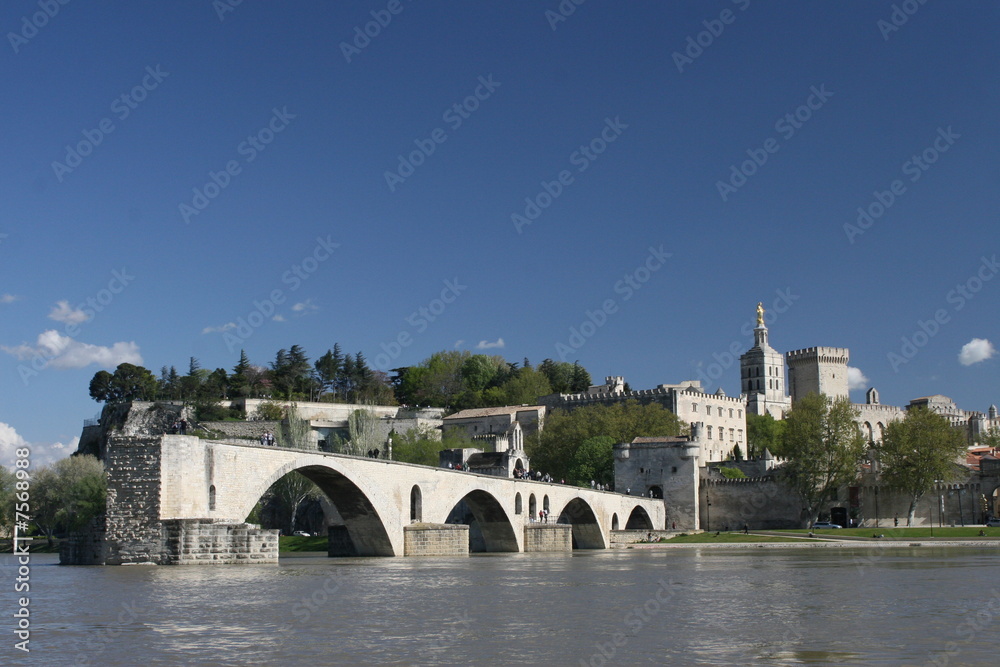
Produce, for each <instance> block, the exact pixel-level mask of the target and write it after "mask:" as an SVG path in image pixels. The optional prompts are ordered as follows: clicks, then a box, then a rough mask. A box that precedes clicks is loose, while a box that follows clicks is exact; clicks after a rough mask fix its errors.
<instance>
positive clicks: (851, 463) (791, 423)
mask: <svg viewBox="0 0 1000 667" xmlns="http://www.w3.org/2000/svg"><path fill="white" fill-rule="evenodd" d="M857 414H858V411H857V409H856V408H854V407H853V406H852V405H851V402H850V400H849V399H848V398H846V397H843V398H838V399H836V400H834V401H831V400H830V398H829V397H827V396H826V395H825V394H809V395H807V396H805V397H803V398H800V399H799V400H798V401H796V403H795V406H794V407H793V408H792V411H791V412H789V413H788V416H787V417H786V419H785V433H784V438H783V444H782V452H783V454H784V455H785V457H787V458H788V463H787V464H786V465H785V466H784V469H783V470H784V473H785V475H786V479H787V481H788V483H789V485H790V486H791V487H792V488H793V489H794V490H795V491H796V493H797V494H798V495H799V498H800V499H801V500H802V504H803V514H804V518H805V519H806V520H808V521H809V522H810V523H811V522H813V521H815V520H816V518H817V517H818V515H819V512H820V509H821V508H822V507H823V505H824V504H825V503H826V502H828V501H829V500H830V499H831V498H833V496H834V494H835V493H836V492H837V490H838V489H839V488H840V487H842V486H845V485H847V484H849V483H850V482H852V481H854V480H855V479H856V478H857V475H858V464H859V463H860V462H861V459H862V458H863V457H864V455H865V451H866V447H867V445H866V443H865V439H864V436H862V434H861V429H860V428H858V424H857V422H856V421H855V418H856V417H857Z"/></svg>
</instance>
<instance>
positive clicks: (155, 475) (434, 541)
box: [63, 435, 665, 564]
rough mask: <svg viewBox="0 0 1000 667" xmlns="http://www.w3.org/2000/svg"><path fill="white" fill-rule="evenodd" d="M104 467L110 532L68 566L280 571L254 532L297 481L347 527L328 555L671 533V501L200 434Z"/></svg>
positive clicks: (151, 445) (268, 540)
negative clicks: (292, 477)
mask: <svg viewBox="0 0 1000 667" xmlns="http://www.w3.org/2000/svg"><path fill="white" fill-rule="evenodd" d="M106 465H107V469H108V510H107V514H106V518H105V523H104V525H103V526H99V527H98V534H97V535H96V537H95V536H93V535H92V536H90V538H89V539H88V540H86V541H84V543H83V544H82V545H81V544H79V543H77V544H75V545H73V547H72V548H71V549H70V551H72V553H64V554H63V562H76V563H106V564H120V563H141V562H148V563H162V564H173V563H189V562H217V563H250V562H275V561H276V560H277V531H275V530H265V529H260V528H258V527H256V526H253V525H251V524H247V523H244V522H245V520H246V518H247V516H248V515H249V514H250V512H251V510H252V509H253V508H254V506H255V505H256V504H257V502H258V501H259V500H260V498H261V496H262V495H263V494H264V493H265V492H266V491H267V489H268V488H269V487H270V486H271V485H272V484H273V483H274V482H275V481H277V480H278V479H280V478H281V477H282V476H284V475H285V474H287V473H289V472H291V471H298V472H299V473H301V474H302V475H304V476H305V477H307V478H309V479H310V480H312V481H313V482H315V483H316V485H317V486H319V488H320V489H322V491H323V492H324V493H325V494H326V496H327V497H328V498H329V500H330V501H331V502H332V503H333V505H334V506H335V507H336V509H337V512H338V513H339V515H340V516H341V518H342V520H343V524H342V525H339V526H332V527H331V529H330V555H342V556H403V555H449V554H461V553H468V552H469V531H470V527H471V528H472V529H473V530H474V531H476V533H477V536H476V543H477V544H479V545H480V546H484V547H485V550H486V551H499V552H524V551H564V550H566V551H568V550H570V549H573V548H579V549H603V548H607V547H609V546H610V542H611V531H614V530H621V529H626V528H629V529H642V530H662V529H664V528H665V525H664V524H665V508H664V504H663V501H662V500H654V499H650V498H643V497H636V496H626V495H622V494H617V493H610V492H601V491H594V490H591V489H583V488H579V487H574V486H567V485H563V484H550V483H543V482H535V481H528V480H516V479H508V478H502V477H494V476H489V475H479V474H474V473H469V472H463V471H456V470H449V469H444V468H432V467H428V466H421V465H412V464H407V463H398V462H394V461H384V460H379V459H370V458H363V457H357V456H347V455H342V454H329V453H323V452H316V451H304V450H297V449H284V448H278V447H263V446H259V445H256V444H233V443H228V442H214V441H209V440H201V439H199V438H197V437H194V436H181V435H164V436H156V437H141V436H140V437H134V436H133V437H127V436H112V437H110V438H109V440H108V449H107V457H106ZM540 510H548V513H549V518H548V522H547V523H542V522H539V521H538V512H539V511H540ZM470 524H471V526H470ZM78 542H79V541H78Z"/></svg>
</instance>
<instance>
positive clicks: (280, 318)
mask: <svg viewBox="0 0 1000 667" xmlns="http://www.w3.org/2000/svg"><path fill="white" fill-rule="evenodd" d="M271 321H273V322H284V321H285V316H284V315H281V314H278V315H275V316H274V317H272V318H271Z"/></svg>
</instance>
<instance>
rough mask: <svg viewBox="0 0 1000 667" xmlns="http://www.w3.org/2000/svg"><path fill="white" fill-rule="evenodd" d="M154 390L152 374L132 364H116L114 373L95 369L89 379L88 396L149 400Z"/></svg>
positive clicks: (109, 400)
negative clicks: (95, 371)
mask: <svg viewBox="0 0 1000 667" xmlns="http://www.w3.org/2000/svg"><path fill="white" fill-rule="evenodd" d="M156 390H157V382H156V378H155V377H154V376H153V374H152V373H150V372H149V370H148V369H146V368H143V367H142V366H135V365H134V364H127V363H123V364H118V368H116V369H115V372H114V374H111V373H108V372H107V371H97V373H95V374H94V377H93V378H92V379H91V380H90V397H91V398H93V399H94V400H95V401H104V402H111V401H150V400H153V399H154V398H155V397H156Z"/></svg>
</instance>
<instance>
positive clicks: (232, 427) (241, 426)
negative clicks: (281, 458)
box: [200, 421, 281, 440]
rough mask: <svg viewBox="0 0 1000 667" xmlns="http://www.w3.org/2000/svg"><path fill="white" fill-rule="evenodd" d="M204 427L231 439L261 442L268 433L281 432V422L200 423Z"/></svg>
mask: <svg viewBox="0 0 1000 667" xmlns="http://www.w3.org/2000/svg"><path fill="white" fill-rule="evenodd" d="M200 423H201V425H202V426H204V427H205V428H207V429H211V430H212V431H218V432H219V433H222V434H224V435H227V436H229V437H230V438H248V439H253V440H259V439H260V436H262V435H264V434H265V433H267V432H271V433H277V432H278V431H280V430H281V422H280V421H277V422H275V421H242V422H234V421H225V422H200Z"/></svg>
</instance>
